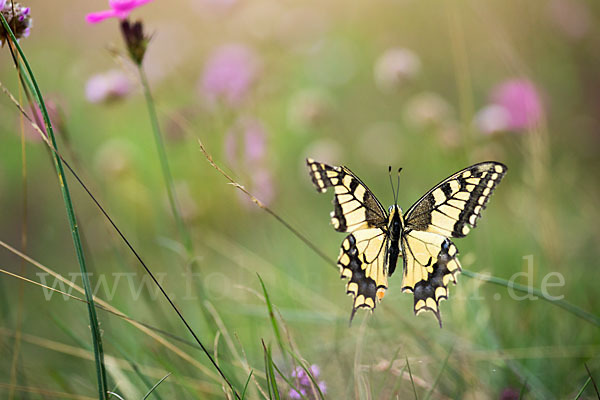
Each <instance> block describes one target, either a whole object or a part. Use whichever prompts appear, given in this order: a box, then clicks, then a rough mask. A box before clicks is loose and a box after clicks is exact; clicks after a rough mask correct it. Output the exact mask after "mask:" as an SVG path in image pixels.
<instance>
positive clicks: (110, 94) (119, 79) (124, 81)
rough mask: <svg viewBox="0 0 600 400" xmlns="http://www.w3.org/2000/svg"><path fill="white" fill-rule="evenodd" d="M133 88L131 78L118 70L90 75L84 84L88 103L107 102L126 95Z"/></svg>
mask: <svg viewBox="0 0 600 400" xmlns="http://www.w3.org/2000/svg"><path fill="white" fill-rule="evenodd" d="M132 90H133V84H132V82H131V80H130V79H129V78H128V77H127V75H125V73H123V72H122V71H119V70H110V71H108V72H106V73H104V74H97V75H94V76H92V77H91V78H90V79H89V80H88V81H87V84H86V85H85V97H86V98H87V100H88V101H89V102H90V103H108V102H111V101H114V100H118V99H121V98H123V97H126V96H127V95H128V94H129V93H131V91H132Z"/></svg>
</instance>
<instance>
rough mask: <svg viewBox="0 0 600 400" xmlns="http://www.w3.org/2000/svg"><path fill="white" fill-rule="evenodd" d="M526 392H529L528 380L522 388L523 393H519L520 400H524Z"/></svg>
mask: <svg viewBox="0 0 600 400" xmlns="http://www.w3.org/2000/svg"><path fill="white" fill-rule="evenodd" d="M526 391H527V380H525V382H523V387H521V391H520V392H519V400H523V398H524V396H525V392H526Z"/></svg>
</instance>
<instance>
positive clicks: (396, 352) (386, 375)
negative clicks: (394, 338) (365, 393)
mask: <svg viewBox="0 0 600 400" xmlns="http://www.w3.org/2000/svg"><path fill="white" fill-rule="evenodd" d="M401 348H402V346H398V348H397V349H396V351H395V352H394V355H393V356H392V358H391V359H390V365H388V367H387V368H386V369H385V372H384V373H383V374H384V375H383V382H381V386H380V387H379V390H377V394H376V395H375V397H374V398H375V399H379V398H380V397H381V391H382V390H383V388H384V387H385V384H386V382H387V378H388V376H389V375H390V371H391V370H392V366H393V365H394V361H396V358H397V357H398V354H400V349H401ZM392 393H393V392H392Z"/></svg>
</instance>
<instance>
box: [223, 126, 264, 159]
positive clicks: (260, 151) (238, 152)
mask: <svg viewBox="0 0 600 400" xmlns="http://www.w3.org/2000/svg"><path fill="white" fill-rule="evenodd" d="M266 140H267V132H266V130H265V127H264V126H263V124H262V123H261V122H260V121H258V120H256V119H253V118H249V117H244V118H240V119H239V120H238V121H237V122H236V123H235V125H234V126H233V128H231V129H230V130H229V132H227V134H226V135H225V157H226V159H227V161H228V162H229V163H230V164H231V165H236V164H238V161H240V160H241V161H242V162H243V164H244V166H245V167H253V166H255V165H257V164H260V163H261V162H262V161H263V160H264V156H265V153H266ZM238 143H244V147H243V148H242V149H239V148H238Z"/></svg>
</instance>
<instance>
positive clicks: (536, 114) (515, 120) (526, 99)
mask: <svg viewBox="0 0 600 400" xmlns="http://www.w3.org/2000/svg"><path fill="white" fill-rule="evenodd" d="M491 100H492V101H491V102H492V104H495V105H497V106H500V107H502V108H504V110H505V111H506V115H507V117H508V118H507V121H506V128H507V129H508V130H511V131H523V130H526V129H528V128H531V127H532V126H534V125H535V124H536V123H538V122H539V121H540V119H541V117H542V114H543V106H542V101H541V98H540V95H539V93H538V91H537V89H536V87H535V86H534V84H533V83H532V82H531V81H529V80H527V79H509V80H506V81H504V82H502V83H501V84H499V85H498V86H496V87H495V88H494V89H493V90H492V95H491Z"/></svg>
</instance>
